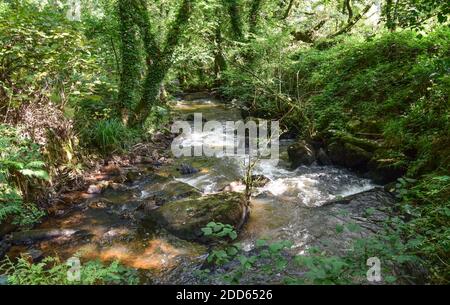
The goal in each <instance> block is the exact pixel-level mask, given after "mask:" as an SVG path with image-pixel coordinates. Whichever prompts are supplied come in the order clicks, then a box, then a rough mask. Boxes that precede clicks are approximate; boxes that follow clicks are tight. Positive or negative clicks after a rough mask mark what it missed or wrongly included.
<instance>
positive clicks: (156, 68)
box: [130, 0, 194, 126]
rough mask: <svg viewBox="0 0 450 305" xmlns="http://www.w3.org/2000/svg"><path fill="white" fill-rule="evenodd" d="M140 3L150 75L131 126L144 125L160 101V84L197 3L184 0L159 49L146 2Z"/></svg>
mask: <svg viewBox="0 0 450 305" xmlns="http://www.w3.org/2000/svg"><path fill="white" fill-rule="evenodd" d="M137 1H139V6H138V7H139V10H138V12H139V14H138V18H137V23H138V24H139V27H140V29H141V36H142V38H143V42H144V47H145V50H146V53H147V60H146V61H147V72H146V76H145V81H144V85H143V94H142V98H141V99H140V101H139V102H138V103H137V105H136V107H135V109H134V111H133V113H132V114H131V115H130V124H131V125H132V126H142V125H143V123H144V122H145V120H146V118H147V117H148V115H149V114H150V111H151V110H152V106H153V105H154V104H155V103H156V101H157V100H158V98H159V91H160V87H161V84H162V82H163V80H164V77H165V76H166V74H167V71H168V70H169V68H170V66H171V64H172V56H173V53H174V51H175V48H176V46H177V45H178V41H179V38H180V36H181V34H182V32H183V31H184V29H185V28H186V25H187V23H188V21H189V17H190V16H191V14H192V6H193V3H194V0H183V2H182V3H181V5H180V7H179V9H178V12H177V15H176V18H175V20H174V22H173V23H172V26H171V27H170V30H169V33H168V34H167V37H166V40H165V43H164V45H163V46H158V44H157V43H156V39H155V37H154V36H153V34H152V31H151V27H150V26H151V25H150V19H149V17H148V12H147V9H146V7H145V0H137Z"/></svg>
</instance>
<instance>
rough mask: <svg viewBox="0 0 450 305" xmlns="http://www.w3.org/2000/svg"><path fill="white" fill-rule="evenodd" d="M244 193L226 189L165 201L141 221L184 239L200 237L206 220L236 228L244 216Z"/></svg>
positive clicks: (151, 227)
mask: <svg viewBox="0 0 450 305" xmlns="http://www.w3.org/2000/svg"><path fill="white" fill-rule="evenodd" d="M246 215H247V209H246V205H245V197H244V195H243V194H240V193H234V192H227V193H218V194H211V195H207V196H202V197H198V198H193V199H192V198H187V199H183V200H178V201H173V202H169V203H166V204H165V205H163V206H162V207H160V208H159V209H156V210H154V211H152V213H150V214H149V215H148V216H147V217H146V218H145V219H144V220H143V226H144V228H146V229H155V228H157V227H160V228H164V229H166V230H167V231H169V232H170V233H172V234H173V235H175V236H177V237H179V238H182V239H186V240H198V241H201V240H202V236H203V234H202V231H201V228H203V227H205V226H206V225H207V224H208V223H209V222H211V221H215V222H221V223H224V224H230V225H232V226H234V227H235V228H236V229H238V228H239V227H240V226H242V224H243V222H244V220H245V219H246Z"/></svg>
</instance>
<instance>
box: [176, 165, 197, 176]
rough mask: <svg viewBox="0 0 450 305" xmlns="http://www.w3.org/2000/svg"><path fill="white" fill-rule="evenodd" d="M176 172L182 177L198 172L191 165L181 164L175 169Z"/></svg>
mask: <svg viewBox="0 0 450 305" xmlns="http://www.w3.org/2000/svg"><path fill="white" fill-rule="evenodd" d="M177 171H179V172H180V174H182V175H192V174H195V173H198V171H199V170H198V169H196V168H194V167H193V166H192V165H189V164H185V163H183V164H181V165H180V166H179V167H178V168H177Z"/></svg>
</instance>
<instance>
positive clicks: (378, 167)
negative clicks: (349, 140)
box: [367, 157, 406, 184]
mask: <svg viewBox="0 0 450 305" xmlns="http://www.w3.org/2000/svg"><path fill="white" fill-rule="evenodd" d="M368 169H369V172H368V175H367V176H368V177H369V178H370V179H372V180H373V181H374V182H375V183H379V184H387V183H390V182H393V181H396V180H397V179H398V178H400V177H401V176H403V175H404V174H406V167H405V166H402V165H398V164H397V162H396V160H393V159H390V158H386V159H383V158H376V157H374V158H372V160H370V162H369V163H368Z"/></svg>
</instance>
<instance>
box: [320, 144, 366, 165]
mask: <svg viewBox="0 0 450 305" xmlns="http://www.w3.org/2000/svg"><path fill="white" fill-rule="evenodd" d="M328 155H329V157H330V159H331V161H332V162H333V164H336V165H341V166H345V167H348V168H351V169H355V170H360V171H365V170H366V166H367V163H368V162H369V161H370V160H371V158H372V154H371V153H370V152H368V151H366V150H364V149H363V148H361V147H359V146H356V145H353V144H351V143H342V142H337V141H336V142H333V143H331V144H330V145H328Z"/></svg>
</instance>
